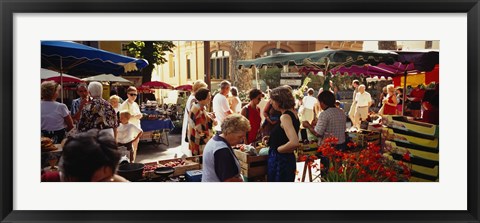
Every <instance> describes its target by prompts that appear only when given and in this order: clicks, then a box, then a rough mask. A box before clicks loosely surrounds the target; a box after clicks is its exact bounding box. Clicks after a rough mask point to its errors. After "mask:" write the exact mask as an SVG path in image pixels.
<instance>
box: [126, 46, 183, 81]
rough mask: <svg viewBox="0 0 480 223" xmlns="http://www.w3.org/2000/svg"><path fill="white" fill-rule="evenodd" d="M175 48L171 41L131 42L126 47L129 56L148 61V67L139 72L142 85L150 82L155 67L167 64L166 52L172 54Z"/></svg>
mask: <svg viewBox="0 0 480 223" xmlns="http://www.w3.org/2000/svg"><path fill="white" fill-rule="evenodd" d="M174 47H175V44H173V42H172V41H133V42H130V43H129V44H128V45H127V50H128V53H129V55H131V56H133V57H137V58H143V59H145V60H147V61H148V66H146V67H144V68H143V69H142V70H141V73H142V77H143V78H142V83H145V82H148V81H151V80H152V71H153V69H154V68H155V65H160V64H164V63H166V62H168V60H167V59H166V58H165V56H166V55H167V54H166V52H167V51H168V52H172V53H173V51H172V48H174Z"/></svg>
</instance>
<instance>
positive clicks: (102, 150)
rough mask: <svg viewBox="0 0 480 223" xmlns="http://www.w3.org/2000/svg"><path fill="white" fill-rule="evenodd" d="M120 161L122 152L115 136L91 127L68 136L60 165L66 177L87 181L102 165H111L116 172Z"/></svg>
mask: <svg viewBox="0 0 480 223" xmlns="http://www.w3.org/2000/svg"><path fill="white" fill-rule="evenodd" d="M119 161H120V153H119V152H118V148H117V143H116V142H115V139H114V138H113V136H112V135H111V134H110V133H109V132H106V131H99V130H98V129H91V130H89V131H87V132H82V133H78V134H76V135H73V136H70V137H69V138H67V141H66V142H65V145H64V147H63V152H62V157H61V158H60V163H59V165H60V169H61V171H62V173H63V175H64V176H65V177H68V178H73V179H75V180H76V181H81V182H87V181H91V179H92V176H93V174H94V173H95V171H97V170H98V169H100V168H102V167H110V168H112V170H113V171H114V173H115V171H116V169H117V166H118V163H119Z"/></svg>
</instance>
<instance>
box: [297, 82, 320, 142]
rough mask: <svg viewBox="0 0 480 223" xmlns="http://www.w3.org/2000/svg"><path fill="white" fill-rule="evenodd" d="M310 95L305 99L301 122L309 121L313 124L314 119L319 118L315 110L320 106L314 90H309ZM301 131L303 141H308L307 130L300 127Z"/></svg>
mask: <svg viewBox="0 0 480 223" xmlns="http://www.w3.org/2000/svg"><path fill="white" fill-rule="evenodd" d="M307 93H308V95H307V96H305V97H304V98H303V100H302V101H303V109H301V112H300V113H301V120H300V121H301V122H303V121H307V122H308V123H311V122H312V121H313V119H315V117H316V116H317V114H316V112H317V111H316V110H317V109H314V108H315V106H316V105H317V104H318V100H317V99H316V98H315V97H313V88H309V89H308V90H307ZM300 129H301V131H300V132H301V136H302V140H303V141H305V140H308V136H307V130H306V129H305V128H303V126H300Z"/></svg>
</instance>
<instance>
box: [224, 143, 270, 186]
mask: <svg viewBox="0 0 480 223" xmlns="http://www.w3.org/2000/svg"><path fill="white" fill-rule="evenodd" d="M233 151H234V153H235V156H236V157H237V158H238V160H239V161H240V167H241V168H242V175H243V176H244V177H245V178H246V179H247V180H248V181H265V179H266V175H267V162H268V155H264V156H252V155H249V154H248V153H246V152H243V151H240V150H238V149H234V150H233Z"/></svg>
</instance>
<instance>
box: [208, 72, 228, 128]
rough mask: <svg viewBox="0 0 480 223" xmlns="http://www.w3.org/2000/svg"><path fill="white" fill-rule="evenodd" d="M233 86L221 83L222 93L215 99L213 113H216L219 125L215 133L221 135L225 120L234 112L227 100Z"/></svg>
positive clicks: (224, 82) (225, 82) (226, 82)
mask: <svg viewBox="0 0 480 223" xmlns="http://www.w3.org/2000/svg"><path fill="white" fill-rule="evenodd" d="M231 86H232V85H231V84H230V82H228V81H222V82H221V83H220V92H219V93H218V94H216V95H215V97H213V100H212V103H213V112H214V113H215V119H216V120H217V125H216V126H215V127H214V129H215V131H216V132H217V133H218V134H220V133H221V132H222V128H221V126H222V122H223V120H224V119H225V118H226V117H227V116H228V115H230V114H232V113H233V111H232V110H231V109H230V105H229V103H228V100H227V95H228V93H229V92H230V87H231Z"/></svg>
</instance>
